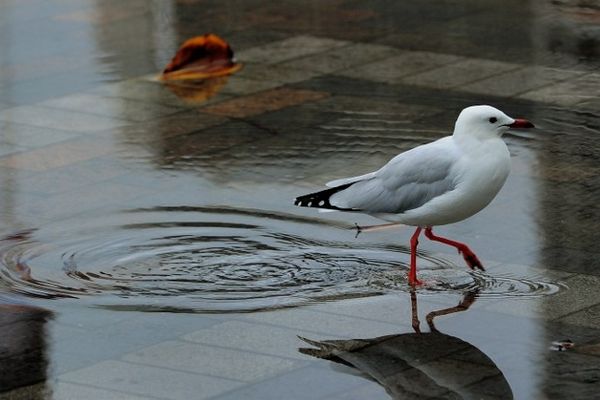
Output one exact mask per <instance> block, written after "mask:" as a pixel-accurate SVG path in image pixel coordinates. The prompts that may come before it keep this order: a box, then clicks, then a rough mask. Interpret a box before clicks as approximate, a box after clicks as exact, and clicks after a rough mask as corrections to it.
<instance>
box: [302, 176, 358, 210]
mask: <svg viewBox="0 0 600 400" xmlns="http://www.w3.org/2000/svg"><path fill="white" fill-rule="evenodd" d="M354 183H355V182H351V183H347V184H345V185H340V186H336V187H332V188H329V189H325V190H321V191H319V192H314V193H309V194H305V195H304V196H299V197H296V199H295V200H294V205H296V206H298V207H312V208H321V209H327V210H337V211H358V210H356V209H354V208H340V207H336V206H334V205H332V204H331V203H330V202H329V199H330V198H331V196H332V195H334V194H335V193H338V192H341V191H342V190H344V189H347V188H348V187H349V186H351V185H353V184H354Z"/></svg>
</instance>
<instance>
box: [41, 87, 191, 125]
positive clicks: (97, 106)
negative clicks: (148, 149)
mask: <svg viewBox="0 0 600 400" xmlns="http://www.w3.org/2000/svg"><path fill="white" fill-rule="evenodd" d="M39 105H41V106H44V107H49V108H56V109H60V110H70V111H77V112H81V113H85V114H92V115H101V116H105V117H110V118H118V119H121V120H127V121H140V122H143V121H147V120H149V119H157V118H160V117H164V116H167V115H170V114H174V113H177V112H179V111H180V109H179V108H176V107H171V106H166V105H160V104H153V103H146V102H142V101H136V100H131V99H125V98H114V97H113V98H111V97H103V96H98V95H95V94H88V93H78V94H72V95H69V96H64V97H58V98H54V99H51V100H46V101H44V102H42V103H39Z"/></svg>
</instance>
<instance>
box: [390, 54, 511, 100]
mask: <svg viewBox="0 0 600 400" xmlns="http://www.w3.org/2000/svg"><path fill="white" fill-rule="evenodd" d="M518 68H520V66H519V65H517V64H509V63H505V62H499V61H489V60H478V59H472V58H471V59H464V60H460V61H457V62H455V63H452V64H449V65H445V66H442V67H440V68H436V69H433V70H430V71H426V72H422V73H419V74H416V75H411V76H409V77H406V78H403V79H402V80H401V82H402V83H406V84H409V85H417V86H426V87H429V88H434V89H451V88H457V90H462V86H463V85H465V84H467V83H471V82H473V81H477V80H480V79H486V78H488V77H491V76H494V75H497V74H500V73H502V72H506V71H510V70H515V69H518ZM480 93H489V92H488V91H487V90H483V91H481V92H480Z"/></svg>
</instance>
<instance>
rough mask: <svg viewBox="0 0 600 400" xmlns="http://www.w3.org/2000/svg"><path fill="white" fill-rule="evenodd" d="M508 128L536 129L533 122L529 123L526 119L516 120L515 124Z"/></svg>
mask: <svg viewBox="0 0 600 400" xmlns="http://www.w3.org/2000/svg"><path fill="white" fill-rule="evenodd" d="M508 126H509V127H511V128H520V129H525V128H535V125H533V124H532V123H531V122H529V121H527V120H526V119H520V118H515V122H513V123H512V124H510V125H508Z"/></svg>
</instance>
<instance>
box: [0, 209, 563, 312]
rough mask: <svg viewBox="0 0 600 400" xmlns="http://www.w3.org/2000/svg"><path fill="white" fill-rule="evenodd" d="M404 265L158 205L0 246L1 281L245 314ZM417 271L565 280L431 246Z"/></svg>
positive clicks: (525, 286) (253, 222)
mask: <svg viewBox="0 0 600 400" xmlns="http://www.w3.org/2000/svg"><path fill="white" fill-rule="evenodd" d="M340 232H342V233H340ZM340 237H342V238H343V239H344V240H343V241H334V240H330V239H327V238H340ZM407 261H408V255H407V252H406V249H405V248H403V247H399V246H388V245H382V244H377V243H376V244H372V243H365V242H364V241H360V240H355V239H354V235H353V234H352V233H351V232H346V233H344V232H343V231H341V230H340V229H339V227H335V226H332V225H331V224H325V223H323V222H319V221H318V220H312V219H302V218H298V217H293V216H289V215H282V214H275V213H266V212H261V211H256V210H241V209H227V208H191V207H160V208H152V209H142V210H134V211H130V212H123V213H120V214H118V215H111V216H109V217H103V218H99V219H89V220H86V221H81V220H78V221H77V224H73V223H68V222H65V223H64V224H63V225H58V224H55V225H52V226H47V227H42V228H40V229H38V230H35V231H30V232H22V233H20V234H16V235H13V236H11V237H7V238H5V239H3V240H2V241H1V242H0V262H1V264H0V285H2V286H7V287H8V288H9V289H10V290H11V291H12V292H16V293H21V294H25V295H27V296H33V297H44V298H61V297H75V298H82V299H83V298H85V299H92V300H91V301H93V302H94V303H95V304H99V305H102V306H105V307H110V308H113V309H136V310H146V311H162V310H171V311H185V312H244V311H255V310H263V309H271V308H281V307H291V306H297V305H301V304H306V303H308V302H312V301H325V300H335V299H341V298H348V297H360V296H372V295H377V294H382V293H387V292H390V291H395V290H403V291H405V290H407V289H408V286H407V284H406V262H407ZM420 270H421V273H422V274H424V276H431V277H432V279H435V282H436V283H435V285H433V286H429V287H427V288H426V289H425V290H429V291H465V290H471V289H474V288H478V289H479V290H480V292H481V294H482V296H486V295H489V296H540V295H547V294H551V293H554V292H556V291H558V290H559V288H560V287H559V286H558V285H553V284H549V283H540V282H535V281H527V280H519V279H516V278H509V277H491V276H488V275H486V274H478V273H468V272H467V270H466V269H465V268H463V266H460V267H459V268H457V267H456V266H454V265H453V264H452V263H450V262H448V261H446V260H444V259H443V258H439V257H432V256H429V255H427V254H424V255H421V257H420Z"/></svg>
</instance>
